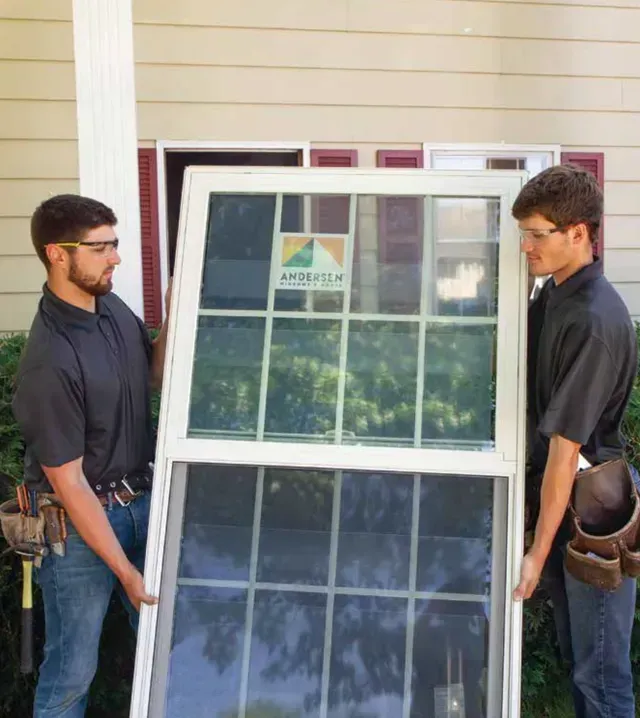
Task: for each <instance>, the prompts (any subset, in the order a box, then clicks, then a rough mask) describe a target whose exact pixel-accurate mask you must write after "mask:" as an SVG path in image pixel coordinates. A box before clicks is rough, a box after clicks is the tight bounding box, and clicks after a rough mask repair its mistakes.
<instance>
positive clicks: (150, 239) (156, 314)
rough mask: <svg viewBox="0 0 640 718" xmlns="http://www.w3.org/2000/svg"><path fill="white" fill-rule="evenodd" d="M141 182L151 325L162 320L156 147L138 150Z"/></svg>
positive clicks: (146, 298)
mask: <svg viewBox="0 0 640 718" xmlns="http://www.w3.org/2000/svg"><path fill="white" fill-rule="evenodd" d="M138 180H139V184H140V232H141V243H142V294H143V301H144V321H145V322H146V324H147V325H148V326H149V327H158V326H160V324H161V323H162V290H161V287H160V240H159V237H158V172H157V161H156V151H155V149H138Z"/></svg>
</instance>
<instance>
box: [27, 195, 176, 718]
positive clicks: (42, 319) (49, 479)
mask: <svg viewBox="0 0 640 718" xmlns="http://www.w3.org/2000/svg"><path fill="white" fill-rule="evenodd" d="M115 225H116V217H115V215H114V213H113V211H112V210H111V209H110V208H109V207H106V206H105V205H104V204H102V203H100V202H97V201H95V200H93V199H89V198H86V197H80V196H76V195H61V196H57V197H52V198H50V199H48V200H46V201H45V202H43V203H42V204H41V205H40V206H39V207H38V208H37V210H36V211H35V213H34V215H33V217H32V220H31V236H32V240H33V244H34V247H35V250H36V253H37V255H38V257H39V258H40V260H41V261H42V263H43V264H44V266H45V268H46V271H47V281H46V283H45V285H44V288H43V296H42V298H41V300H40V303H39V306H38V311H37V314H36V316H35V318H34V321H33V324H32V327H31V331H30V334H29V339H28V342H27V346H26V350H25V353H24V356H23V357H22V360H21V363H20V367H19V371H18V377H17V381H16V389H15V395H14V399H13V410H14V414H15V416H16V419H17V421H18V423H19V425H20V427H21V430H22V433H23V436H24V441H25V447H26V452H25V469H24V471H25V483H26V486H27V488H28V489H29V492H30V495H31V497H32V502H31V503H32V505H34V506H39V505H40V503H41V502H42V501H52V502H54V505H57V506H61V507H62V511H61V512H54V513H53V515H54V516H56V515H57V516H58V519H57V520H56V521H53V522H52V523H51V524H49V525H48V538H49V547H50V553H49V555H47V556H46V557H45V558H44V560H43V563H42V566H41V567H40V568H39V569H38V570H37V573H36V578H37V580H38V583H39V584H40V587H41V589H42V597H43V601H44V609H45V628H46V639H45V641H46V642H45V652H44V662H43V664H42V666H41V668H40V675H39V680H38V686H37V690H36V698H35V706H34V718H57V717H58V716H59V717H60V718H62V716H64V718H81V717H82V716H84V715H85V711H86V705H87V696H88V692H89V687H90V685H91V682H92V680H93V677H94V674H95V671H96V667H97V661H98V644H99V640H100V634H101V632H102V623H103V620H104V616H105V614H106V611H107V607H108V605H109V601H110V598H111V595H112V593H113V589H114V588H118V590H119V592H120V594H121V597H122V598H123V601H124V603H125V605H126V607H127V608H128V610H129V613H130V617H131V623H132V625H133V626H134V628H135V627H137V619H138V611H139V608H140V605H141V604H142V603H145V604H149V605H151V604H154V603H155V602H156V599H155V598H154V597H153V596H150V595H148V594H147V592H146V590H145V586H144V581H143V577H142V573H141V571H142V569H143V563H144V557H145V547H146V538H147V523H148V517H149V502H150V489H151V483H152V478H153V477H152V466H153V465H152V461H153V457H154V439H153V427H152V422H151V406H150V391H151V387H152V386H156V387H158V386H159V385H160V383H161V381H162V373H163V364H164V355H165V346H166V330H165V329H164V328H163V329H162V330H161V332H160V334H159V336H158V339H157V340H156V341H155V342H154V343H152V342H151V341H150V338H149V336H148V334H147V330H146V328H145V326H144V324H143V323H142V321H141V320H140V319H138V317H137V316H135V314H134V313H133V312H132V311H131V310H130V309H129V308H128V307H127V306H126V305H125V304H124V303H123V302H122V301H121V300H120V299H119V298H118V297H117V296H116V295H115V294H114V293H112V291H111V289H112V277H113V274H114V271H115V270H116V267H117V266H118V264H119V263H120V257H119V255H118V242H119V240H118V239H117V238H116V234H115V231H114V227H115Z"/></svg>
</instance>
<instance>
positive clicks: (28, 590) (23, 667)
mask: <svg viewBox="0 0 640 718" xmlns="http://www.w3.org/2000/svg"><path fill="white" fill-rule="evenodd" d="M32 573H33V559H31V558H26V559H25V558H23V560H22V581H23V582H22V613H21V616H20V621H21V629H22V630H21V632H20V672H21V673H23V674H28V673H33V585H32V582H31V578H32Z"/></svg>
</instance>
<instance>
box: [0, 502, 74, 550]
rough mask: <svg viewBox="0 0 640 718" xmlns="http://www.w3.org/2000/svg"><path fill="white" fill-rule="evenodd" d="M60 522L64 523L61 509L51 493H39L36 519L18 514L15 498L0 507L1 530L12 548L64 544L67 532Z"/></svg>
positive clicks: (18, 507)
mask: <svg viewBox="0 0 640 718" xmlns="http://www.w3.org/2000/svg"><path fill="white" fill-rule="evenodd" d="M61 523H62V524H64V510H63V509H62V507H61V505H60V503H59V502H58V500H57V499H56V497H55V496H54V495H53V494H38V512H37V516H32V515H31V514H25V513H23V512H21V511H20V504H19V502H18V501H17V499H11V500H10V501H5V502H4V503H3V504H0V528H1V529H2V534H3V536H4V538H5V540H6V542H7V543H8V544H9V546H10V547H11V548H14V547H16V546H19V545H21V544H34V545H37V546H44V545H45V544H46V543H47V542H48V543H54V541H60V540H62V541H64V539H65V538H66V532H65V531H64V529H63V528H62V527H61ZM59 536H62V539H60V538H58V537H59Z"/></svg>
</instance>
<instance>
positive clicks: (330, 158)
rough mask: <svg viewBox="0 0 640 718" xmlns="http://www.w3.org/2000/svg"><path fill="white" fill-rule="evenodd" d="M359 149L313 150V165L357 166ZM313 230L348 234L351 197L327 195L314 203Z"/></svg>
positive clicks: (324, 232)
mask: <svg viewBox="0 0 640 718" xmlns="http://www.w3.org/2000/svg"><path fill="white" fill-rule="evenodd" d="M357 165H358V152H357V150H311V166H312V167H357ZM312 205H313V208H312V213H311V231H312V232H320V233H323V234H331V233H332V232H336V233H337V234H347V232H348V231H349V197H346V196H339V197H335V196H332V195H327V196H324V197H318V198H317V200H316V201H315V202H313V203H312Z"/></svg>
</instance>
